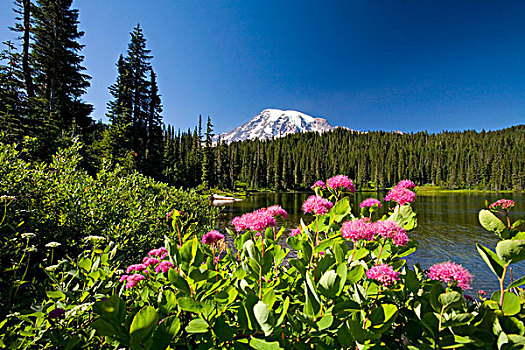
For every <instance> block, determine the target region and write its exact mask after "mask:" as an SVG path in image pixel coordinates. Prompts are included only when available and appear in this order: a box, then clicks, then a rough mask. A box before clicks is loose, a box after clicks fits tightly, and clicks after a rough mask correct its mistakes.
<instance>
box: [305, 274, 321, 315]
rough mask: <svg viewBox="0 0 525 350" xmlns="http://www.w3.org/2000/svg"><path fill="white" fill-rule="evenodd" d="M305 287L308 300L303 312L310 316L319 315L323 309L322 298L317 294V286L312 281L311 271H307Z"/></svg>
mask: <svg viewBox="0 0 525 350" xmlns="http://www.w3.org/2000/svg"><path fill="white" fill-rule="evenodd" d="M304 289H305V294H306V302H305V303H304V309H303V312H304V313H305V314H306V315H308V316H310V317H317V316H318V314H319V312H320V311H321V300H320V299H319V296H318V295H317V291H316V290H315V286H314V284H313V281H312V276H311V275H310V272H309V271H307V272H306V280H305V282H304Z"/></svg>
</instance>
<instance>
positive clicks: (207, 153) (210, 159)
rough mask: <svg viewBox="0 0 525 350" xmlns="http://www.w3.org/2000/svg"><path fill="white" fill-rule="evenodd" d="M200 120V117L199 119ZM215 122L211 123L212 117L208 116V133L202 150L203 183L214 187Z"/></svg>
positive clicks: (205, 185)
mask: <svg viewBox="0 0 525 350" xmlns="http://www.w3.org/2000/svg"><path fill="white" fill-rule="evenodd" d="M199 120H200V119H199ZM213 136H214V134H213V124H212V123H211V118H210V117H208V122H207V123H206V134H205V140H204V150H203V152H202V178H201V180H202V184H203V185H204V187H205V188H206V187H212V186H214V185H215V183H214V181H213V180H214V178H215V177H214V172H215V171H214V170H215V169H214V168H215V160H214V152H213V149H212V146H213V144H212V142H213Z"/></svg>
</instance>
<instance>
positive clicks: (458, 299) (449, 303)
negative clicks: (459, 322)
mask: <svg viewBox="0 0 525 350" xmlns="http://www.w3.org/2000/svg"><path fill="white" fill-rule="evenodd" d="M438 300H439V303H440V304H441V305H442V306H443V307H444V308H445V309H447V308H449V307H460V306H461V304H462V303H463V296H462V295H461V293H458V292H448V293H443V294H440V295H439V297H438Z"/></svg>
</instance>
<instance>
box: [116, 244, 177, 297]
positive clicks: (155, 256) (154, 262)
mask: <svg viewBox="0 0 525 350" xmlns="http://www.w3.org/2000/svg"><path fill="white" fill-rule="evenodd" d="M166 256H168V250H167V249H166V248H164V247H161V248H158V249H152V250H150V251H149V253H148V256H146V257H144V258H143V259H142V264H133V265H129V266H128V267H127V269H126V275H122V276H121V277H120V282H121V283H122V282H126V289H131V288H133V287H135V286H136V285H137V283H139V282H140V281H142V280H143V279H144V278H146V277H145V275H147V274H149V270H148V267H149V266H151V267H152V268H154V270H155V273H159V272H161V271H162V272H164V273H166V272H168V270H169V269H170V268H172V267H173V266H174V265H173V264H172V263H171V262H170V261H168V260H163V259H164V258H165V257H166ZM132 272H135V273H133V274H131V273H132Z"/></svg>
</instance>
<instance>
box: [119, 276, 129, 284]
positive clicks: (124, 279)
mask: <svg viewBox="0 0 525 350" xmlns="http://www.w3.org/2000/svg"><path fill="white" fill-rule="evenodd" d="M127 279H128V275H122V276H120V279H119V282H120V283H122V282H124V281H126V280H127Z"/></svg>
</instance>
